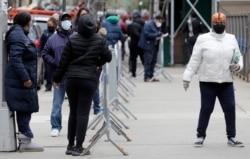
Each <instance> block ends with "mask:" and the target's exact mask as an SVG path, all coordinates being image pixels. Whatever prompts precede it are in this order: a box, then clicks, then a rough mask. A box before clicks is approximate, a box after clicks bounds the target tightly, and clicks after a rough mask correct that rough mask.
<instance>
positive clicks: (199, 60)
mask: <svg viewBox="0 0 250 159" xmlns="http://www.w3.org/2000/svg"><path fill="white" fill-rule="evenodd" d="M225 28H226V16H225V15H224V14H223V13H215V14H214V15H213V16H212V29H211V31H210V32H208V33H205V34H202V35H200V36H199V37H198V39H197V41H196V43H195V45H194V49H193V54H192V56H191V58H190V61H189V63H188V65H187V68H186V69H185V71H184V74H183V87H184V89H185V90H187V89H188V87H189V83H190V81H191V79H192V77H193V75H194V74H196V73H197V72H198V75H199V85H200V94H201V108H200V114H199V121H198V127H197V141H196V142H195V146H196V147H201V146H203V142H204V140H205V138H206V130H207V127H208V123H209V119H210V116H211V114H212V112H213V110H214V105H215V101H216V97H217V98H218V99H219V102H220V104H221V107H222V110H223V112H224V116H225V121H226V134H227V139H228V141H227V144H228V145H229V146H234V147H243V146H244V145H243V143H242V142H240V141H238V140H236V138H235V136H236V128H235V127H236V126H235V120H236V119H235V118H236V115H235V95H234V86H233V73H234V72H239V71H240V70H241V69H242V68H243V59H242V55H241V53H240V49H239V46H238V43H237V40H236V38H235V36H234V35H232V34H229V33H226V31H225Z"/></svg>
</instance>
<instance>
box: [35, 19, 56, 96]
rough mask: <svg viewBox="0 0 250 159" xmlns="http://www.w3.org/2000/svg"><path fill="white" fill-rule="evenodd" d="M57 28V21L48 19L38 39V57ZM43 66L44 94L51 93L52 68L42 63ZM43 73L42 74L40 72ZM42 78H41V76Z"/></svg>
mask: <svg viewBox="0 0 250 159" xmlns="http://www.w3.org/2000/svg"><path fill="white" fill-rule="evenodd" d="M56 28H57V21H56V19H55V18H54V17H50V18H49V20H48V22H47V29H45V30H43V33H42V36H41V38H40V45H39V47H38V54H39V55H38V57H42V55H41V52H42V50H43V47H44V45H45V44H46V42H47V40H48V38H49V37H50V36H51V35H53V34H55V32H56ZM44 66H45V78H46V84H45V92H47V91H51V88H52V72H51V70H52V68H51V65H50V64H48V63H47V62H44ZM41 73H43V72H41ZM42 77H43V76H42Z"/></svg>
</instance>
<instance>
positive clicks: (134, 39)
mask: <svg viewBox="0 0 250 159" xmlns="http://www.w3.org/2000/svg"><path fill="white" fill-rule="evenodd" d="M144 23H145V22H144V20H143V19H142V18H141V17H140V16H136V17H133V22H132V23H131V24H129V25H128V35H129V36H130V39H131V43H130V44H131V45H132V46H137V44H138V42H139V40H140V36H141V32H142V29H143V26H144Z"/></svg>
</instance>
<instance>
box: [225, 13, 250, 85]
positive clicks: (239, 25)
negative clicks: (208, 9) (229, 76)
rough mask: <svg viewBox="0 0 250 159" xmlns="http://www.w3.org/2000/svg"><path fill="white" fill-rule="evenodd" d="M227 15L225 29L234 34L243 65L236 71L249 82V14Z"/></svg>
mask: <svg viewBox="0 0 250 159" xmlns="http://www.w3.org/2000/svg"><path fill="white" fill-rule="evenodd" d="M226 16H227V27H226V31H227V32H228V33H232V34H234V35H235V37H236V39H237V41H238V44H239V47H240V50H241V53H242V56H243V60H244V61H243V62H244V67H243V69H242V71H241V72H240V73H237V74H236V75H238V76H239V77H240V78H243V80H247V82H249V71H250V64H249V63H250V56H249V53H250V52H249V46H250V36H249V34H250V32H249V27H250V14H249V13H245V14H235V15H233V14H232V15H226Z"/></svg>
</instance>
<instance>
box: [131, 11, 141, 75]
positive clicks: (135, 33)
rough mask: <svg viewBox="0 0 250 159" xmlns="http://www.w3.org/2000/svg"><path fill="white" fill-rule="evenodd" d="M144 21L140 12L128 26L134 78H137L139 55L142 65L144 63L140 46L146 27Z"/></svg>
mask: <svg viewBox="0 0 250 159" xmlns="http://www.w3.org/2000/svg"><path fill="white" fill-rule="evenodd" d="M144 23H145V22H144V20H143V19H142V18H141V15H140V13H139V12H135V13H134V14H133V19H132V23H131V24H129V25H128V35H129V37H130V42H129V49H130V55H129V68H130V71H131V73H132V78H136V65H137V56H138V55H139V57H140V59H141V62H142V64H143V63H144V59H143V49H142V48H140V47H139V46H138V42H139V40H140V36H141V32H142V29H143V26H144Z"/></svg>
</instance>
